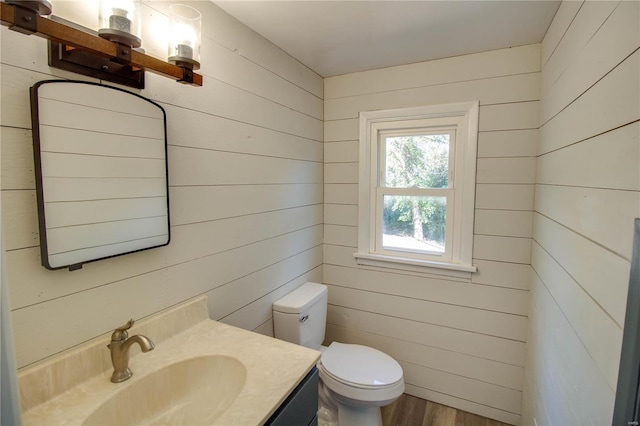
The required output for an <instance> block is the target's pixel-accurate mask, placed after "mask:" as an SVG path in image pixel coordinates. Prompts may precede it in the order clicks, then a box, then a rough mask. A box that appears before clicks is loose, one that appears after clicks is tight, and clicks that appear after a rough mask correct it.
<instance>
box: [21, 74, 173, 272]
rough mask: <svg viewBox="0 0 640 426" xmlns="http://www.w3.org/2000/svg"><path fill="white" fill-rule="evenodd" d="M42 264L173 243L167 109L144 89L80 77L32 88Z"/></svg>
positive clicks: (68, 263) (70, 263)
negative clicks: (144, 94)
mask: <svg viewBox="0 0 640 426" xmlns="http://www.w3.org/2000/svg"><path fill="white" fill-rule="evenodd" d="M31 119H32V129H33V146H34V160H35V173H36V190H37V191H36V192H37V199H38V218H39V222H40V251H41V255H42V265H43V266H44V267H46V268H47V269H60V268H69V269H70V270H74V269H79V268H81V267H82V264H83V263H86V262H91V261H94V260H99V259H104V258H108V257H112V256H118V255H122V254H126V253H132V252H136V251H140V250H145V249H149V248H153V247H159V246H164V245H167V244H169V240H170V232H169V195H168V172H167V138H166V115H165V112H164V109H163V108H162V107H161V106H160V105H158V104H156V103H154V102H153V101H150V100H149V99H146V98H144V97H142V96H139V95H136V94H134V93H130V92H127V91H124V90H120V89H117V88H113V87H108V86H102V85H99V84H94V83H86V82H76V81H58V80H55V81H42V82H39V83H37V84H35V85H34V86H33V87H32V88H31Z"/></svg>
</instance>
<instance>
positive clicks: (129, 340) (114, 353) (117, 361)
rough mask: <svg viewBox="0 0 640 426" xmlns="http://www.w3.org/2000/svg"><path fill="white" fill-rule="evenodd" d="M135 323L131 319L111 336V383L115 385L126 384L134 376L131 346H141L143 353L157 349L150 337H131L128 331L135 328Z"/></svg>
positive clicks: (109, 346) (138, 335)
mask: <svg viewBox="0 0 640 426" xmlns="http://www.w3.org/2000/svg"><path fill="white" fill-rule="evenodd" d="M134 322H135V321H133V319H130V320H129V322H127V323H126V324H125V325H123V326H122V327H118V328H116V329H115V331H114V332H113V334H112V335H111V343H110V344H109V345H107V347H108V348H109V349H110V350H111V362H112V363H113V374H112V375H111V381H112V382H113V383H120V382H124V381H125V380H128V379H129V378H131V376H133V373H132V372H131V370H130V369H129V348H131V345H133V344H134V343H137V344H139V345H140V348H141V349H142V352H149V351H151V350H153V349H154V348H155V347H156V345H154V344H153V342H152V341H151V340H149V338H148V337H145V336H143V335H141V334H136V335H135V336H131V337H129V334H128V333H127V330H128V329H130V328H131V327H132V326H133V323H134Z"/></svg>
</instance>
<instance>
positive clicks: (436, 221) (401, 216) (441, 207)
mask: <svg viewBox="0 0 640 426" xmlns="http://www.w3.org/2000/svg"><path fill="white" fill-rule="evenodd" d="M383 198H384V200H383V202H384V206H383V208H382V216H383V221H382V222H383V225H382V232H383V235H382V245H383V247H384V248H385V249H391V250H403V251H413V252H428V253H431V254H443V253H444V251H445V229H446V218H447V197H423V196H400V195H385V196H384V197H383Z"/></svg>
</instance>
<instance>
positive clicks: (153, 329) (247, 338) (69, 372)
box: [19, 297, 320, 426]
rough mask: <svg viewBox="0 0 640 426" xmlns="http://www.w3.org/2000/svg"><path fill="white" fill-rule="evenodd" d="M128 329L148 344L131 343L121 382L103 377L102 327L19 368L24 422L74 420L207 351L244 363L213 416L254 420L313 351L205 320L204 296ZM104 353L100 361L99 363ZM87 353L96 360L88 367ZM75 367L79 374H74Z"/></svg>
mask: <svg viewBox="0 0 640 426" xmlns="http://www.w3.org/2000/svg"><path fill="white" fill-rule="evenodd" d="M123 322H124V321H123ZM134 334H144V335H146V336H147V337H149V338H150V339H151V340H153V341H154V342H155V343H156V348H155V350H153V351H151V352H147V353H144V354H141V353H139V350H136V351H132V357H131V360H130V363H129V366H130V368H131V370H132V371H133V373H134V375H133V377H132V378H131V379H129V380H128V381H126V382H123V383H118V384H115V383H111V382H110V380H109V378H110V376H111V372H112V368H111V366H110V361H109V351H108V350H107V348H106V344H107V343H108V342H109V340H110V335H109V336H105V337H104V338H100V339H96V340H94V341H92V342H91V343H89V344H87V345H84V346H83V347H81V348H77V349H75V350H74V351H72V352H70V353H66V354H63V355H61V356H59V357H56V358H55V359H52V360H50V361H47V362H46V363H45V364H42V365H38V366H34V367H32V368H29V369H27V370H25V371H21V372H20V374H19V382H20V390H21V398H22V404H23V410H25V411H24V412H23V417H22V418H23V423H24V425H39V426H40V425H73V424H82V423H83V422H84V420H85V419H86V418H87V417H88V416H89V415H90V414H92V413H93V412H94V411H95V410H96V409H97V408H98V407H100V405H101V404H102V403H103V402H104V401H106V400H107V399H109V398H110V397H112V396H113V395H115V394H116V393H118V391H120V390H121V389H122V388H123V386H128V385H131V384H134V383H135V382H136V381H137V380H141V379H143V378H144V377H145V376H147V375H148V374H150V373H152V372H153V371H157V370H158V369H160V368H162V367H164V366H167V365H170V364H172V363H174V362H176V361H180V360H184V359H188V358H195V357H201V356H208V355H225V356H230V357H233V358H236V359H237V360H238V361H240V362H241V363H242V364H243V365H244V366H245V368H246V382H245V385H244V387H243V388H242V390H241V391H240V393H239V394H238V396H237V398H236V399H235V400H234V402H233V403H232V404H231V405H230V406H229V408H228V409H226V410H225V411H224V412H223V413H222V414H221V415H220V416H219V417H217V418H216V421H215V424H221V425H259V424H263V423H264V422H265V421H266V420H268V419H269V417H270V416H271V415H272V414H273V413H274V412H275V410H276V409H277V408H278V407H279V406H280V404H281V403H282V402H284V400H285V399H286V397H287V396H288V395H289V393H290V392H291V391H292V390H293V389H295V387H296V386H297V385H298V384H299V383H300V381H301V380H302V379H303V378H304V377H305V375H306V374H307V373H308V372H309V371H311V369H312V368H313V366H314V365H315V364H316V362H317V361H318V359H319V357H320V352H318V351H314V350H311V349H307V348H304V347H301V346H298V345H294V344H291V343H287V342H284V341H281V340H277V339H274V338H271V337H267V336H263V335H260V334H257V333H253V332H250V331H246V330H242V329H239V328H236V327H232V326H229V325H226V324H222V323H219V322H217V321H213V320H210V319H209V318H208V312H207V300H206V297H198V298H196V299H193V300H192V301H189V302H187V303H185V304H182V305H180V306H178V307H175V308H172V309H169V310H167V311H164V312H162V313H160V314H158V315H154V316H153V317H150V318H149V319H147V320H144V321H141V322H140V324H138V323H136V324H135V325H134V326H133V328H132V329H131V330H130V333H129V335H130V336H132V335H134ZM171 334H173V335H171ZM134 347H135V346H134ZM105 354H106V363H108V368H106V369H105V368H101V367H104V364H105ZM92 360H94V361H95V364H97V365H98V367H97V368H92V367H91V361H92ZM92 369H93V370H96V369H98V370H101V371H97V372H96V371H91V370H92ZM78 370H79V371H78ZM83 373H84V374H85V376H84V378H85V379H86V380H83V377H81V376H82V374H83ZM91 373H96V374H91ZM63 382H64V383H63Z"/></svg>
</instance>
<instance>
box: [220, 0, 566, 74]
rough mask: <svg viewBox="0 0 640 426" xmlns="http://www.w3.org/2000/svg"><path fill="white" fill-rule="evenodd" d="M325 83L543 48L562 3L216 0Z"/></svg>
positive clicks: (534, 1)
mask: <svg viewBox="0 0 640 426" xmlns="http://www.w3.org/2000/svg"><path fill="white" fill-rule="evenodd" d="M214 3H215V4H217V5H218V6H219V7H221V8H222V9H224V10H225V11H226V12H227V13H229V14H230V15H232V16H234V17H235V18H236V19H238V20H239V21H241V22H242V23H244V24H245V25H247V26H248V27H250V28H252V29H253V30H254V31H256V32H257V33H259V34H261V35H262V36H263V37H265V38H266V39H268V40H270V41H271V42H272V43H274V44H275V45H277V46H279V47H280V48H282V49H283V50H284V51H286V52H287V53H289V54H290V55H291V56H293V57H294V58H296V59H298V60H299V61H300V62H302V63H303V64H305V65H306V66H308V67H309V68H311V69H312V70H314V71H315V72H317V73H318V74H320V75H321V76H323V77H329V76H333V75H339V74H346V73H350V72H356V71H364V70H370V69H375V68H383V67H389V66H393V65H402V64H409V63H414V62H421V61H426V60H430V59H438V58H446V57H451V56H456V55H464V54H468V53H476V52H484V51H487V50H494V49H502V48H505V47H512V46H522V45H525V44H531V43H538V42H540V41H541V40H542V38H543V37H544V34H545V33H546V31H547V28H548V27H549V24H550V23H551V21H552V19H553V16H554V15H555V13H556V11H557V9H558V7H559V5H560V1H537V0H533V1H525V0H519V1H515V0H513V1H478V0H476V1H464V0H462V1H456V0H450V1H425V0H423V1H269V0H263V1H216V0H214Z"/></svg>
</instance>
